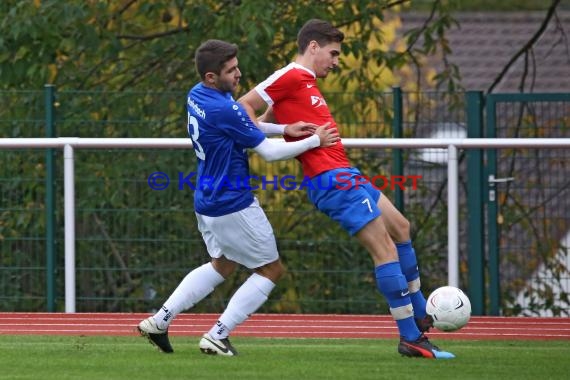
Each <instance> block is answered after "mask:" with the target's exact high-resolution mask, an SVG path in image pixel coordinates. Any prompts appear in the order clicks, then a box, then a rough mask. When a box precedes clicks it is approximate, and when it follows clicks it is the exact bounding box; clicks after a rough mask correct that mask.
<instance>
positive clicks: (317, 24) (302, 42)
mask: <svg viewBox="0 0 570 380" xmlns="http://www.w3.org/2000/svg"><path fill="white" fill-rule="evenodd" d="M343 40H344V33H343V32H341V31H340V30H338V29H337V28H335V27H334V26H332V25H331V24H330V23H328V22H327V21H323V20H319V19H311V20H309V21H307V22H306V23H305V25H303V27H302V28H301V29H300V30H299V33H298V34H297V48H298V49H299V53H300V54H303V53H304V52H305V50H306V49H307V46H309V43H310V42H311V41H317V43H318V44H319V45H321V46H325V45H328V44H330V43H331V42H339V43H340V42H342V41H343Z"/></svg>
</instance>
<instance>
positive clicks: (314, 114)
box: [239, 19, 454, 359]
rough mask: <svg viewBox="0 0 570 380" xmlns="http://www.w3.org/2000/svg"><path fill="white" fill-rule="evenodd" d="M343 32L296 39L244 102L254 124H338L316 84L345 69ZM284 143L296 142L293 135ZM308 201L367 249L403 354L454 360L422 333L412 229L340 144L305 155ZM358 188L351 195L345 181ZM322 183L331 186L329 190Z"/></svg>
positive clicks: (324, 25) (320, 29)
mask: <svg viewBox="0 0 570 380" xmlns="http://www.w3.org/2000/svg"><path fill="white" fill-rule="evenodd" d="M343 40H344V34H343V33H342V32H341V31H340V30H338V29H337V28H335V27H334V26H332V25H331V24H330V23H328V22H326V21H323V20H318V19H312V20H309V21H308V22H306V23H305V25H303V27H302V28H301V29H300V31H299V33H298V35H297V47H298V54H297V57H296V58H295V61H294V62H292V63H290V64H288V65H287V66H285V67H283V68H281V69H279V70H277V71H276V72H274V73H273V74H272V75H270V76H269V77H268V78H267V79H266V80H265V81H263V82H261V83H260V84H258V85H257V86H256V87H255V88H254V89H252V90H251V91H249V92H248V93H247V94H246V95H244V96H243V97H242V98H241V99H239V101H240V102H241V103H242V104H243V105H244V108H245V109H246V111H247V112H248V114H249V115H250V117H252V118H254V117H255V115H256V112H257V111H260V110H263V109H265V112H264V114H263V115H262V116H261V117H260V118H259V120H262V121H263V122H265V123H278V124H290V123H293V122H296V121H299V120H303V121H305V122H309V123H314V124H317V125H322V124H325V123H330V127H331V128H337V129H339V132H341V131H340V128H339V127H338V126H337V124H336V122H335V120H334V118H333V116H332V115H331V113H330V110H329V108H328V106H327V103H326V101H325V99H324V97H323V95H322V94H321V92H320V90H319V87H318V84H317V78H325V77H326V76H327V75H328V73H329V72H330V71H331V70H333V69H335V68H336V67H337V66H338V63H339V56H340V52H341V50H340V49H341V43H342V41H343ZM285 139H287V140H291V139H293V138H290V137H288V136H285ZM297 159H298V160H299V161H300V162H301V164H302V167H303V172H304V175H305V176H306V177H309V178H311V182H312V183H313V186H307V195H308V197H309V199H310V200H311V201H312V202H313V204H314V205H315V206H316V207H317V208H318V209H319V210H320V211H321V212H323V213H325V214H326V215H328V216H329V217H330V218H332V219H333V220H335V221H337V222H338V223H340V224H341V226H342V227H343V228H344V229H345V230H346V231H347V232H348V233H349V234H351V235H352V236H355V237H356V238H357V239H358V241H359V242H360V243H361V244H362V245H363V246H364V247H365V248H366V249H367V251H368V252H369V253H370V256H371V258H372V260H373V262H374V267H375V274H376V284H377V288H378V290H379V291H380V292H381V293H382V294H383V295H384V296H385V297H386V299H387V301H388V304H389V306H390V313H391V314H392V316H393V318H394V320H395V321H396V324H397V326H398V329H399V332H400V342H399V345H398V352H399V353H400V354H402V355H404V356H415V357H425V358H435V359H449V358H453V357H454V355H453V354H451V353H449V352H446V351H442V350H440V349H439V348H438V347H436V346H435V345H433V344H432V343H431V342H430V341H429V340H428V339H427V337H426V336H425V335H424V332H425V331H427V330H428V329H429V328H430V327H431V324H432V321H431V320H430V317H429V316H427V314H426V307H425V306H426V300H425V297H424V295H423V294H422V292H421V290H420V273H419V269H418V265H417V259H416V254H415V251H414V249H413V247H412V243H411V240H410V223H409V221H408V220H407V219H406V218H405V217H404V216H403V215H402V214H401V213H400V212H399V211H398V210H397V209H396V207H394V205H393V204H392V202H390V200H389V199H388V198H387V197H386V196H382V194H381V193H380V191H379V190H378V189H376V188H375V187H374V186H373V185H372V184H370V183H368V184H362V183H361V182H358V178H361V177H359V176H362V174H361V173H360V171H359V170H358V169H357V168H355V167H352V166H351V165H350V163H349V160H348V158H347V155H346V153H345V150H344V147H343V145H342V142H338V143H337V144H336V145H334V146H331V147H326V148H314V149H311V150H308V151H306V152H304V153H302V154H300V155H299V156H298V157H297ZM348 180H351V181H352V183H353V186H352V187H350V188H349V189H347V182H348ZM322 184H327V185H328V186H327V188H326V189H323V186H322Z"/></svg>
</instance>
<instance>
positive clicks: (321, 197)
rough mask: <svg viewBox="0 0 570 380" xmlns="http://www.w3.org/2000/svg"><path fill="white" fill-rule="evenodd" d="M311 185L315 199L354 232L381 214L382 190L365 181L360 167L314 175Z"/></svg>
mask: <svg viewBox="0 0 570 380" xmlns="http://www.w3.org/2000/svg"><path fill="white" fill-rule="evenodd" d="M311 184H312V186H308V187H307V195H308V196H309V199H310V200H311V202H313V204H314V205H315V206H316V207H317V209H319V210H320V211H321V212H323V213H324V214H326V215H328V216H329V217H330V218H331V219H333V220H335V221H337V222H338V223H340V225H341V226H342V228H344V229H345V230H346V231H347V232H348V233H349V234H350V235H354V234H356V233H357V232H358V231H360V230H361V229H362V228H364V226H365V225H367V224H368V223H370V222H371V221H372V220H374V219H375V218H377V217H378V216H380V215H381V211H380V209H379V208H378V200H379V199H380V196H381V193H380V190H378V189H377V188H375V187H374V186H373V185H372V184H371V183H370V182H368V181H366V183H365V181H363V175H362V174H361V173H360V171H358V169H356V168H343V169H334V170H329V171H327V172H324V173H321V174H319V175H317V176H315V177H313V178H311Z"/></svg>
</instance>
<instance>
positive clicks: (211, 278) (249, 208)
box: [138, 40, 339, 356]
mask: <svg viewBox="0 0 570 380" xmlns="http://www.w3.org/2000/svg"><path fill="white" fill-rule="evenodd" d="M237 53H238V48H237V46H236V45H234V44H230V43H227V42H225V41H220V40H208V41H206V42H204V43H203V44H202V45H201V46H200V47H199V48H198V50H197V51H196V57H195V61H196V69H197V71H198V74H199V75H200V77H201V79H202V80H201V82H200V83H198V84H196V85H195V86H194V87H193V88H192V89H191V90H190V92H189V93H188V97H187V107H186V108H187V110H188V134H189V135H190V138H191V139H192V145H193V147H194V151H195V153H196V157H197V158H198V173H197V178H198V179H200V178H207V179H208V180H207V181H204V182H201V183H200V181H199V183H198V186H196V190H195V193H194V208H195V212H196V217H197V219H198V229H199V230H200V232H201V233H202V237H203V239H204V242H205V243H206V247H207V250H208V253H209V255H210V256H211V261H210V262H208V263H206V264H204V265H202V266H200V267H198V268H196V269H194V270H192V271H191V272H190V273H188V275H186V277H185V278H184V279H183V280H182V282H181V283H180V284H179V285H178V287H177V288H176V289H175V290H174V292H173V293H172V294H171V295H170V297H169V298H168V299H167V300H166V302H165V303H164V304H163V305H162V307H161V308H160V310H159V311H158V312H156V313H155V314H154V315H153V316H151V317H148V318H146V319H145V320H143V321H141V322H140V323H139V325H138V330H139V332H140V334H141V335H142V336H144V337H146V338H148V339H149V341H150V342H151V343H152V344H154V345H156V346H157V347H158V348H159V349H160V350H161V351H163V352H173V349H172V346H171V344H170V341H169V339H168V326H169V325H170V323H171V322H172V320H173V319H174V318H175V317H176V315H177V314H179V313H180V312H182V311H184V310H187V309H190V308H191V307H193V306H194V305H195V304H196V303H198V302H199V301H200V300H202V299H203V298H204V297H206V296H207V295H208V294H210V293H211V292H212V291H213V290H214V288H215V287H216V286H218V285H219V284H221V283H222V282H223V281H224V280H225V279H226V278H227V277H228V276H229V275H230V274H232V273H233V272H234V271H235V270H236V268H237V266H238V265H243V266H245V267H247V268H249V269H251V270H252V272H253V273H252V274H251V275H250V277H249V278H248V279H247V280H246V281H245V282H244V283H243V284H242V285H241V286H240V287H239V288H238V289H237V291H236V292H235V293H234V294H233V296H232V298H231V299H230V301H229V303H228V305H227V307H226V309H225V310H224V312H223V313H222V314H221V316H220V317H219V319H218V321H217V322H216V323H215V324H214V325H213V326H212V328H211V329H210V331H208V332H207V333H205V334H204V335H203V336H202V339H201V340H200V343H199V347H200V350H201V351H202V352H203V353H206V354H214V355H224V356H233V355H237V351H236V350H235V348H234V347H233V346H232V345H231V343H230V341H229V338H228V337H229V334H230V333H231V331H232V330H234V329H235V328H236V327H237V326H238V325H239V324H240V323H242V322H244V321H245V320H246V319H247V318H248V317H249V316H250V315H251V314H252V313H254V312H255V311H256V310H257V309H258V308H259V307H260V306H261V305H262V304H263V303H264V302H265V301H266V300H267V298H268V296H269V293H271V291H272V289H273V288H274V287H275V283H276V282H277V281H278V280H279V278H280V277H281V276H282V275H283V272H284V267H283V264H282V263H281V260H280V258H279V254H278V252H277V245H276V242H275V236H274V234H273V229H272V227H271V225H270V223H269V221H268V220H267V217H266V215H265V213H264V212H263V210H262V208H261V207H260V206H259V202H258V201H257V199H256V198H255V196H254V195H253V193H252V192H251V188H250V187H249V185H248V184H247V183H245V184H244V183H243V179H244V178H247V177H248V176H249V164H248V157H247V153H246V149H253V150H254V151H255V152H256V153H258V154H259V155H261V156H262V157H263V158H264V159H265V160H267V161H275V160H283V159H288V158H293V157H295V156H297V155H299V154H300V153H303V152H305V151H307V150H310V149H313V148H316V147H319V146H320V147H328V146H332V145H334V144H336V142H337V141H338V139H339V137H338V133H337V132H336V129H334V128H328V126H329V124H328V123H327V124H324V125H321V126H317V125H315V124H311V123H304V122H296V123H293V124H289V125H279V124H271V123H260V124H258V125H256V124H255V123H254V122H253V121H252V120H251V119H250V118H249V116H248V114H247V113H246V111H245V110H244V109H243V107H242V106H241V104H240V103H238V102H236V101H235V100H234V99H233V97H232V92H233V91H234V89H235V88H236V86H237V85H238V83H239V80H240V77H241V72H240V70H239V68H238V59H237ZM266 134H268V135H270V134H287V135H290V136H305V135H311V136H309V137H307V138H306V139H303V140H301V141H296V142H284V141H273V140H270V139H268V138H267V137H266Z"/></svg>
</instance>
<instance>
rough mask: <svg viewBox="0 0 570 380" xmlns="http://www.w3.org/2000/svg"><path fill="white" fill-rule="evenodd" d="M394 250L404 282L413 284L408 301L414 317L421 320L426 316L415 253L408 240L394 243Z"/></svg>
mask: <svg viewBox="0 0 570 380" xmlns="http://www.w3.org/2000/svg"><path fill="white" fill-rule="evenodd" d="M396 250H397V251H398V257H399V259H400V267H401V269H402V273H403V274H404V276H405V277H406V281H407V282H408V283H410V282H413V284H414V285H413V286H410V299H411V300H412V305H413V306H414V316H415V317H416V318H418V319H421V318H423V317H425V316H426V298H425V297H424V295H423V293H422V291H421V289H420V271H419V269H418V261H417V258H416V251H414V248H413V247H412V242H411V241H410V240H408V241H406V242H403V243H396Z"/></svg>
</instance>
